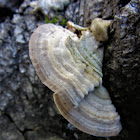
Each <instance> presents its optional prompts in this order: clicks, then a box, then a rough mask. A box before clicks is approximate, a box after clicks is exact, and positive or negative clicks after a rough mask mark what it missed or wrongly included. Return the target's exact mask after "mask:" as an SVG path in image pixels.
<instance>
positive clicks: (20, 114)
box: [0, 0, 140, 140]
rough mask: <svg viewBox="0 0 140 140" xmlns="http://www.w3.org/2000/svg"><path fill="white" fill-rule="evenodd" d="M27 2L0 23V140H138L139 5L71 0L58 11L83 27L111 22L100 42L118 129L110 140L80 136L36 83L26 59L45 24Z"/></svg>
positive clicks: (108, 0) (134, 2)
mask: <svg viewBox="0 0 140 140" xmlns="http://www.w3.org/2000/svg"><path fill="white" fill-rule="evenodd" d="M29 3H30V0H24V2H23V3H22V5H20V6H19V7H18V8H17V10H15V11H14V12H13V13H12V14H13V15H12V16H10V17H9V18H6V19H5V20H2V21H1V23H0V140H105V139H110V140H129V139H135V138H140V134H139V130H140V111H139V108H140V1H138V0H131V1H130V0H126V1H122V0H106V1H102V0H89V1H84V0H71V3H70V4H69V6H68V7H66V8H65V11H63V12H58V15H61V16H65V18H67V20H72V21H73V22H74V23H77V24H79V25H82V26H88V25H89V24H90V23H91V21H92V20H93V19H94V18H96V17H101V18H103V19H110V20H112V24H111V27H110V30H109V40H108V41H107V42H106V43H105V44H103V45H104V47H105V53H104V63H103V74H104V77H103V84H104V86H105V87H106V88H107V89H108V91H109V93H110V96H111V99H112V102H113V104H114V105H115V107H116V109H117V112H118V113H119V114H120V117H121V123H122V131H121V133H120V134H119V135H118V136H116V137H110V138H100V137H94V136H90V135H88V134H85V133H83V132H81V131H79V130H77V129H76V128H75V127H73V126H72V125H71V124H70V123H68V122H67V121H66V120H65V119H64V118H63V117H62V116H61V115H60V113H59V112H58V110H57V108H56V106H55V104H54V101H53V98H52V91H50V90H49V89H48V88H47V87H45V86H44V85H43V84H42V83H41V81H40V80H39V78H38V76H37V75H36V72H35V70H34V68H33V66H32V63H31V61H30V58H29V54H28V41H29V38H30V36H31V34H32V32H33V31H34V29H35V28H36V27H37V26H39V25H41V24H43V23H45V19H44V15H42V14H41V12H37V13H35V14H33V13H32V11H33V10H32V8H31V7H30V5H29ZM16 7H17V6H16ZM8 8H9V7H8ZM11 11H12V9H11ZM50 15H51V13H50ZM2 16H3V15H2Z"/></svg>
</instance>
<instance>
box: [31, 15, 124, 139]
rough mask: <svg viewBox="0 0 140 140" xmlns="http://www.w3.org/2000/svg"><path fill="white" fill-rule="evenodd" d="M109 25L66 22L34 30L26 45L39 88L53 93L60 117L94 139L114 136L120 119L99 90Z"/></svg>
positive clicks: (106, 96) (103, 90)
mask: <svg viewBox="0 0 140 140" xmlns="http://www.w3.org/2000/svg"><path fill="white" fill-rule="evenodd" d="M109 25H110V21H107V20H102V19H99V18H97V19H95V20H93V22H92V24H91V26H90V28H84V27H81V26H78V25H75V24H74V23H72V22H68V28H70V29H72V28H75V30H78V31H80V32H81V36H80V37H78V36H77V34H75V33H73V32H71V31H70V30H68V29H65V28H62V27H61V26H58V25H54V24H44V25H41V26H40V27H38V28H37V29H36V30H35V31H34V33H33V34H32V36H31V39H30V41H29V53H30V58H31V61H32V63H33V65H34V67H35V70H36V72H37V74H38V76H39V77H40V79H41V81H42V82H43V84H45V85H46V86H47V87H49V88H50V89H51V90H52V91H53V92H54V95H53V97H54V101H55V103H56V105H57V107H58V109H59V111H60V112H61V114H62V115H63V116H64V117H65V118H66V119H67V120H68V121H69V122H70V123H72V124H73V125H74V126H75V127H77V128H78V129H80V130H81V131H83V132H85V133H88V134H91V135H94V136H104V137H105V136H115V135H117V134H118V133H119V132H120V130H121V124H120V117H119V115H118V113H117V112H116V109H115V107H114V106H113V104H112V102H111V100H110V97H109V94H108V92H107V90H106V89H105V88H104V87H103V86H102V76H103V74H102V59H103V47H99V41H105V40H107V39H108V36H107V29H108V27H109Z"/></svg>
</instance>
